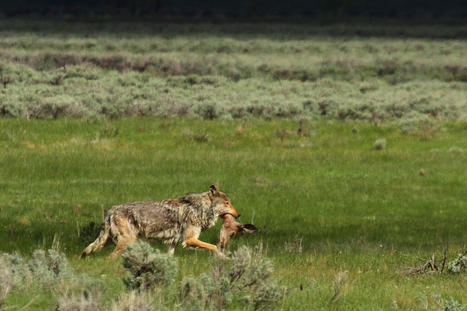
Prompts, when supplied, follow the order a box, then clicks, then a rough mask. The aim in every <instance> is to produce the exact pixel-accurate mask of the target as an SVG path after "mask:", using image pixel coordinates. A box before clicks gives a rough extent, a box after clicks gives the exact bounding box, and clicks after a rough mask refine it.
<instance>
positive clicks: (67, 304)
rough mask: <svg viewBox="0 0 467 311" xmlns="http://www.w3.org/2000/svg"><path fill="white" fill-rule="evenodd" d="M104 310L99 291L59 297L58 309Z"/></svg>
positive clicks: (70, 310) (65, 310)
mask: <svg viewBox="0 0 467 311" xmlns="http://www.w3.org/2000/svg"><path fill="white" fill-rule="evenodd" d="M99 310H103V309H102V306H101V303H100V294H99V292H93V293H89V292H81V293H80V294H79V295H72V296H71V297H68V296H63V297H61V298H59V299H58V301H57V307H56V311H99Z"/></svg>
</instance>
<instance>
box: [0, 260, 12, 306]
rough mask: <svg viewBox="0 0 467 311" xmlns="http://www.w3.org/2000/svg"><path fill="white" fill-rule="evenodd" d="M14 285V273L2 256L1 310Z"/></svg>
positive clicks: (0, 268)
mask: <svg viewBox="0 0 467 311" xmlns="http://www.w3.org/2000/svg"><path fill="white" fill-rule="evenodd" d="M12 287H13V275H12V273H11V270H10V267H9V266H7V264H6V263H5V261H4V260H3V258H1V257H0V310H1V309H2V305H3V303H4V301H5V299H6V297H7V296H8V294H9V292H10V290H11V288H12Z"/></svg>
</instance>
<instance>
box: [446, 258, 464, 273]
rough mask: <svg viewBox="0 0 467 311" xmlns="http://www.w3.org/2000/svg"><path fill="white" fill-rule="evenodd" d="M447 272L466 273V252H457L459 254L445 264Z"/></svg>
mask: <svg viewBox="0 0 467 311" xmlns="http://www.w3.org/2000/svg"><path fill="white" fill-rule="evenodd" d="M447 271H448V272H449V273H466V272H467V254H459V256H458V257H457V258H456V259H454V260H453V261H451V262H449V263H448V265H447Z"/></svg>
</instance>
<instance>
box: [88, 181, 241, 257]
mask: <svg viewBox="0 0 467 311" xmlns="http://www.w3.org/2000/svg"><path fill="white" fill-rule="evenodd" d="M226 214H229V215H232V216H234V217H238V216H239V214H238V213H237V211H236V210H235V208H234V207H233V206H232V204H231V203H230V199H229V198H228V196H227V195H226V194H225V193H223V192H221V191H219V187H218V186H217V185H212V186H211V187H210V189H209V191H207V192H202V193H195V194H188V195H186V196H184V197H180V198H177V199H169V200H163V201H157V202H133V203H126V204H122V205H117V206H114V207H112V208H111V209H110V210H109V211H108V212H107V215H106V217H105V219H104V224H103V225H104V228H103V230H102V231H101V232H100V234H99V236H98V237H97V239H96V240H95V241H94V242H93V243H91V244H90V245H89V246H88V247H86V248H85V249H84V250H83V252H82V253H81V255H80V258H81V257H84V256H86V255H88V254H90V253H93V252H95V251H98V250H100V249H101V248H102V247H103V246H104V245H105V243H106V242H107V240H108V238H109V237H111V238H112V240H113V241H114V243H115V244H116V245H117V246H116V248H115V250H114V251H113V254H120V253H122V252H123V251H124V250H125V248H126V246H127V245H128V244H129V243H131V242H133V241H135V240H136V239H137V237H138V236H142V237H144V238H159V239H162V240H164V242H165V243H167V244H169V252H170V253H173V252H174V250H175V246H176V245H177V243H179V242H182V243H183V246H184V247H186V246H192V247H198V248H204V249H208V250H211V251H213V252H214V253H216V254H217V255H219V256H223V254H222V253H221V252H220V251H219V250H218V249H217V247H216V246H215V245H212V244H209V243H205V242H202V241H200V240H198V237H199V235H200V233H201V231H203V230H206V229H208V228H210V227H212V226H213V225H214V224H215V223H216V220H217V218H218V217H219V216H222V215H226Z"/></svg>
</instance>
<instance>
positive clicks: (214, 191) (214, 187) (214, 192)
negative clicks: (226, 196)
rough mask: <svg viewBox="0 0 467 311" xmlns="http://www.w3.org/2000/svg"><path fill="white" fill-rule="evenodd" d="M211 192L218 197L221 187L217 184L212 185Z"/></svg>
mask: <svg viewBox="0 0 467 311" xmlns="http://www.w3.org/2000/svg"><path fill="white" fill-rule="evenodd" d="M209 191H211V194H212V195H217V194H218V193H219V186H218V185H217V184H214V185H211V187H209Z"/></svg>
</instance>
